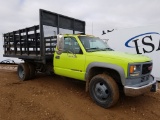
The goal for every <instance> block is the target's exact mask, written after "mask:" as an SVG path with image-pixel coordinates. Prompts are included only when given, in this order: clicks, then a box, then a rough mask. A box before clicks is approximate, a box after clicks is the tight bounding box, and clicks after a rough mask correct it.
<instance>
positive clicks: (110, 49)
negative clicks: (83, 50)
mask: <svg viewBox="0 0 160 120" xmlns="http://www.w3.org/2000/svg"><path fill="white" fill-rule="evenodd" d="M102 50H104V51H106V50H109V51H114V50H113V49H112V48H104V49H102Z"/></svg>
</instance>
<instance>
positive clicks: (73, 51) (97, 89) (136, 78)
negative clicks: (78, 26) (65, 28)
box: [53, 34, 156, 107]
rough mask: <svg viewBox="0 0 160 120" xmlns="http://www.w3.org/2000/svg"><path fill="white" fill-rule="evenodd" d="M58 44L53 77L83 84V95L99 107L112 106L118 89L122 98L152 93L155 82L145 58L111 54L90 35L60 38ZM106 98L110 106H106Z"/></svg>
mask: <svg viewBox="0 0 160 120" xmlns="http://www.w3.org/2000/svg"><path fill="white" fill-rule="evenodd" d="M58 42H61V43H63V44H57V51H56V52H55V54H54V60H53V65H54V67H53V71H54V72H55V74H58V75H62V76H66V77H70V78H74V79H78V80H82V81H86V91H88V90H89V92H90V95H91V97H92V99H93V100H94V101H95V102H96V103H97V104H99V105H100V106H102V107H109V106H111V105H112V104H113V103H116V101H117V100H118V97H119V89H120V86H121V87H122V89H123V91H124V93H125V95H126V96H138V95H141V94H144V93H146V92H149V91H150V90H151V89H155V88H153V85H156V80H155V79H154V77H153V76H152V75H151V71H152V65H153V63H152V60H151V59H150V58H149V57H146V56H143V55H137V54H130V53H124V52H119V51H114V50H113V49H111V48H110V47H109V46H108V45H107V43H106V42H104V41H103V40H101V39H100V38H98V37H94V36H92V35H80V34H77V35H71V34H67V35H61V38H60V39H59V41H58ZM58 45H59V46H58ZM59 47H60V48H61V52H59V51H58V48H59ZM108 81H110V82H111V83H109V82H108ZM111 93H112V94H114V95H115V98H114V97H113V95H111ZM109 97H111V98H112V100H113V101H112V104H111V103H110V104H109V103H108V105H106V101H107V100H108V98H109Z"/></svg>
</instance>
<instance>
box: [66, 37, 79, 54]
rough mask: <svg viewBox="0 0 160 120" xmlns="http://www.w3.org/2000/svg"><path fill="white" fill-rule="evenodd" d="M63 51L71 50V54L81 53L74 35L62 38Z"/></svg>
mask: <svg viewBox="0 0 160 120" xmlns="http://www.w3.org/2000/svg"><path fill="white" fill-rule="evenodd" d="M64 52H65V53H68V52H71V53H73V54H82V50H81V48H80V46H79V44H78V42H77V40H76V39H75V38H74V37H65V38H64Z"/></svg>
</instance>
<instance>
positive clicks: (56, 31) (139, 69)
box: [3, 9, 157, 108]
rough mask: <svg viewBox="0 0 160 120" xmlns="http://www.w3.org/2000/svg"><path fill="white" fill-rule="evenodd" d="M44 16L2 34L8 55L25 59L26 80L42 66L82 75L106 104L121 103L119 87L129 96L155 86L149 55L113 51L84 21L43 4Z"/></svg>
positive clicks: (22, 77)
mask: <svg viewBox="0 0 160 120" xmlns="http://www.w3.org/2000/svg"><path fill="white" fill-rule="evenodd" d="M39 15H40V24H39V25H36V26H33V27H28V28H25V29H20V30H17V31H13V32H9V33H5V34H4V35H3V37H4V45H3V48H4V55H3V56H4V57H15V58H19V59H22V60H24V63H20V64H19V65H18V68H17V74H18V76H19V78H20V80H21V81H24V80H29V79H33V78H34V77H35V73H36V72H37V71H38V72H46V73H55V74H57V75H61V76H65V77H70V78H74V79H77V80H82V81H85V82H86V91H89V94H90V96H91V98H92V99H93V101H94V102H95V103H97V104H98V105H99V106H101V107H104V108H109V107H111V106H113V105H114V104H116V103H117V101H118V99H119V95H120V94H119V91H120V89H122V90H123V92H124V93H125V95H126V96H138V95H141V94H144V93H146V92H149V91H154V92H155V91H156V89H157V87H156V83H157V82H156V80H155V79H154V77H153V76H152V75H151V71H152V66H153V63H152V60H151V59H150V58H148V57H146V56H142V55H137V54H129V53H123V52H118V51H114V50H112V49H111V48H110V47H109V46H108V45H107V44H106V43H105V42H104V41H103V40H101V39H100V38H98V37H94V36H92V35H86V34H85V22H84V21H81V20H78V19H74V18H71V17H67V16H64V15H60V14H57V13H53V12H50V11H46V10H42V9H40V12H39ZM66 33H67V34H66Z"/></svg>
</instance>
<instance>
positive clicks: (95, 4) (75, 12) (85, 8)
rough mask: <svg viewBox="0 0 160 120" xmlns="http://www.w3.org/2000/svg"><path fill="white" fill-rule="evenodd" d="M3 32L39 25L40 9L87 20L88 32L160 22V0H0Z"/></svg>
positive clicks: (97, 34)
mask: <svg viewBox="0 0 160 120" xmlns="http://www.w3.org/2000/svg"><path fill="white" fill-rule="evenodd" d="M0 5H1V7H0V36H1V37H0V38H1V40H0V61H1V59H3V58H2V54H3V45H2V44H3V43H2V41H3V40H2V34H3V33H6V32H11V31H13V30H18V29H21V28H26V27H30V26H33V25H38V24H39V9H45V10H48V11H52V12H55V13H59V14H63V15H66V16H70V17H73V18H77V19H81V20H84V21H86V33H88V34H92V33H93V34H94V35H95V36H101V34H102V30H108V29H113V28H114V29H115V28H116V29H125V28H130V27H137V26H147V25H155V24H160V0H0Z"/></svg>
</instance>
